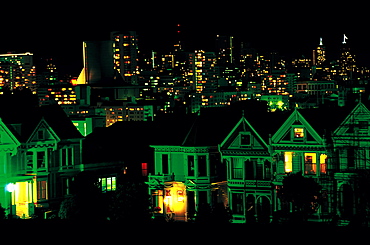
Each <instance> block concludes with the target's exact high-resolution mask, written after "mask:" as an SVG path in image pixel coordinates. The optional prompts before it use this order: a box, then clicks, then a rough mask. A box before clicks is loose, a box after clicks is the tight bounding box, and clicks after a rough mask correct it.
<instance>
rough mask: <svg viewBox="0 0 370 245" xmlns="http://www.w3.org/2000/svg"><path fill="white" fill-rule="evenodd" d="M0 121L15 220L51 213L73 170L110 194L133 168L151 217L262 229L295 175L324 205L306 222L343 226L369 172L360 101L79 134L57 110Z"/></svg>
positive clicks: (2, 170)
mask: <svg viewBox="0 0 370 245" xmlns="http://www.w3.org/2000/svg"><path fill="white" fill-rule="evenodd" d="M0 118H1V120H0V159H1V160H0V188H1V191H0V204H1V206H2V207H4V208H5V209H6V210H7V213H8V214H10V215H16V216H18V217H21V218H29V217H32V215H34V214H35V213H36V212H37V211H38V210H44V211H45V210H52V209H54V210H56V209H58V207H59V204H60V202H61V201H62V200H63V198H65V197H66V196H67V195H69V194H70V185H71V182H72V180H73V178H74V177H75V176H76V174H78V173H79V172H81V171H86V170H96V172H98V173H99V174H101V176H100V181H101V183H102V191H114V190H115V180H116V176H117V175H118V173H119V172H120V171H121V170H123V172H126V170H127V169H129V170H131V169H135V168H136V170H138V172H140V173H142V175H144V176H146V182H147V184H148V192H149V195H150V197H151V200H152V208H153V211H154V215H158V216H165V217H168V218H172V219H174V220H175V221H185V222H186V221H189V220H191V219H192V218H193V217H194V216H195V215H196V213H197V211H199V208H200V207H201V206H202V205H203V204H209V205H210V206H214V205H216V204H219V203H222V204H224V206H225V207H229V209H230V210H231V213H232V221H233V222H234V223H245V222H248V221H252V220H257V221H258V222H264V223H266V222H270V221H271V220H272V218H273V215H274V213H276V212H277V211H279V210H282V209H284V208H286V207H285V206H284V203H282V202H281V200H280V199H279V197H278V190H279V189H280V188H281V187H282V183H283V179H284V177H285V176H287V175H288V174H289V173H298V172H301V173H302V174H303V175H304V176H305V177H310V178H313V179H315V181H317V182H318V183H319V184H320V185H321V186H322V187H323V189H322V195H323V196H325V202H323V203H322V204H321V205H320V206H319V207H318V208H317V212H316V213H315V215H314V216H313V217H311V218H313V219H315V220H317V221H325V220H326V219H331V218H332V217H333V216H334V215H338V216H339V218H340V219H341V220H349V219H350V218H351V217H352V216H353V215H355V214H357V213H358V212H360V207H361V204H363V202H361V200H362V199H361V197H362V196H363V194H361V193H359V192H358V188H357V187H358V186H357V185H358V181H357V180H358V177H359V175H360V174H361V171H366V170H367V169H369V168H370V163H369V160H370V151H369V150H370V133H369V132H370V131H369V126H370V125H369V120H370V111H369V109H368V107H367V106H366V105H365V104H364V103H361V102H359V103H358V104H356V105H355V106H352V107H337V108H322V109H306V110H298V109H296V110H293V111H288V112H281V113H280V112H275V113H270V112H267V110H266V108H265V107H260V106H259V105H258V104H254V103H246V104H242V105H239V106H234V107H228V108H208V109H204V110H202V111H201V112H200V114H199V115H190V116H176V117H171V116H169V117H168V118H166V117H165V118H164V119H159V120H157V121H154V122H118V123H116V124H114V125H112V126H111V127H108V128H101V129H96V130H95V131H94V132H93V133H92V134H90V135H89V136H87V137H83V136H81V134H80V133H79V132H78V130H77V129H76V127H75V126H74V125H73V123H72V122H71V121H70V119H69V118H68V117H67V116H66V114H65V113H64V112H63V110H62V109H61V108H60V107H59V106H44V107H37V108H29V109H26V110H24V109H23V110H22V113H20V112H19V111H8V112H6V113H1V116H0ZM137 166H139V167H137ZM361 210H363V209H361Z"/></svg>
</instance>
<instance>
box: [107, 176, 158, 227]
mask: <svg viewBox="0 0 370 245" xmlns="http://www.w3.org/2000/svg"><path fill="white" fill-rule="evenodd" d="M108 209H109V210H108V216H109V219H110V220H112V221H118V222H125V223H132V222H140V223H146V222H149V221H151V210H150V196H149V194H148V187H147V186H146V184H145V183H144V182H142V181H140V180H137V179H135V178H131V177H128V176H124V175H121V176H119V177H118V178H117V189H116V191H115V192H114V193H112V196H111V198H110V199H109V207H108Z"/></svg>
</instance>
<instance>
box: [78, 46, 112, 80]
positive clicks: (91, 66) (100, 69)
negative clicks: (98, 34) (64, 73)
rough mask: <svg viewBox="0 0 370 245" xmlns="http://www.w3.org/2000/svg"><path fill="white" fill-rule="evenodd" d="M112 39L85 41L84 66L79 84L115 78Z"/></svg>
mask: <svg viewBox="0 0 370 245" xmlns="http://www.w3.org/2000/svg"><path fill="white" fill-rule="evenodd" d="M112 46H113V44H112V42H111V41H85V42H83V65H84V68H83V70H82V72H81V74H80V77H79V79H78V81H79V82H78V83H79V84H95V83H100V82H104V81H106V80H112V79H114V69H113V54H112Z"/></svg>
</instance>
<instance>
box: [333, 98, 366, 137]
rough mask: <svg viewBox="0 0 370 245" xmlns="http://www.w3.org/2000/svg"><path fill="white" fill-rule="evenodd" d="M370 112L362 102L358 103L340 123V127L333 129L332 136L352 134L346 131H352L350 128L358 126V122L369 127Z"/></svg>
mask: <svg viewBox="0 0 370 245" xmlns="http://www.w3.org/2000/svg"><path fill="white" fill-rule="evenodd" d="M369 121H370V110H369V109H368V108H367V107H366V105H364V104H363V103H362V102H359V103H358V104H357V105H356V106H355V107H354V108H353V110H352V111H351V112H350V113H349V114H348V115H347V117H346V118H345V119H344V120H343V121H341V123H340V125H338V127H337V128H336V129H335V131H334V133H333V136H338V135H344V134H347V133H348V134H353V133H354V132H351V131H348V130H350V129H353V128H352V126H354V125H356V124H357V125H359V124H360V122H366V124H367V125H369V124H370V123H369Z"/></svg>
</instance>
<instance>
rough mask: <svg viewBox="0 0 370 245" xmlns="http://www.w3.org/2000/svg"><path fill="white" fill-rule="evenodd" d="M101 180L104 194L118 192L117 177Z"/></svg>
mask: <svg viewBox="0 0 370 245" xmlns="http://www.w3.org/2000/svg"><path fill="white" fill-rule="evenodd" d="M99 180H100V182H101V188H102V192H107V191H115V190H116V188H117V186H116V177H109V178H101V179H99Z"/></svg>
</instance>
